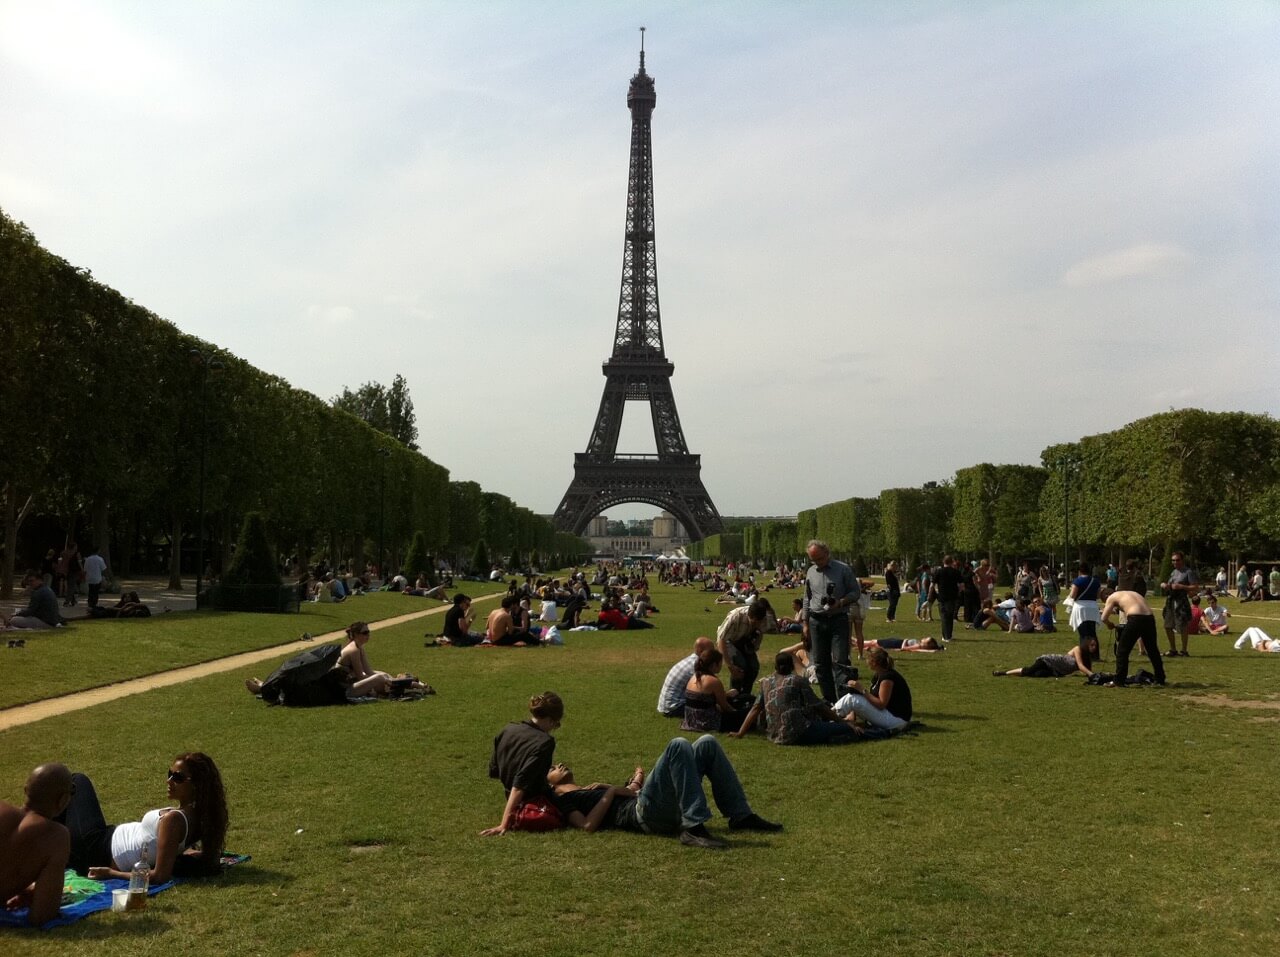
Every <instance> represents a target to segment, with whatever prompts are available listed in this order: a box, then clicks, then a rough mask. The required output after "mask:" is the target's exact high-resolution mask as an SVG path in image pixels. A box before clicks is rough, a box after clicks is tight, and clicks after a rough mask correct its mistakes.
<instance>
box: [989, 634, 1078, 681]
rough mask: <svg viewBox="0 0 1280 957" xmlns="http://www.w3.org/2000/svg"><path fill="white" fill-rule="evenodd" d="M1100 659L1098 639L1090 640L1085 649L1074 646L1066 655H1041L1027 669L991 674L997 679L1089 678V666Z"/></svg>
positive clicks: (997, 671)
mask: <svg viewBox="0 0 1280 957" xmlns="http://www.w3.org/2000/svg"><path fill="white" fill-rule="evenodd" d="M1100 657H1101V656H1100V655H1099V654H1098V639H1097V638H1090V639H1087V640H1086V641H1085V643H1084V648H1081V647H1080V645H1073V646H1072V647H1071V648H1068V649H1067V651H1066V653H1065V654H1061V655H1041V656H1040V657H1039V658H1037V659H1036V660H1035V661H1033V662H1032V663H1031V664H1029V665H1027V667H1025V668H1014V669H1012V670H1011V671H999V670H996V671H993V672H991V674H992V675H994V676H995V677H997V678H1003V677H1005V676H1006V675H1009V676H1012V677H1015V678H1017V677H1021V678H1069V677H1071V676H1072V675H1075V674H1081V675H1085V676H1088V675H1091V674H1093V672H1092V671H1091V670H1090V669H1089V666H1090V665H1091V664H1093V663H1094V662H1095V661H1097V660H1098V659H1099V658H1100Z"/></svg>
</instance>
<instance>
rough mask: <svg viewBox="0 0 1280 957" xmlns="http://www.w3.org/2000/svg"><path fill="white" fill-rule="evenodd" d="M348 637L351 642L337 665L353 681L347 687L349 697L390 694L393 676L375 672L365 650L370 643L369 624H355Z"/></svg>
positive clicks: (344, 647)
mask: <svg viewBox="0 0 1280 957" xmlns="http://www.w3.org/2000/svg"><path fill="white" fill-rule="evenodd" d="M347 637H348V638H350V639H351V640H350V641H348V642H347V643H346V645H344V646H343V648H342V653H341V654H339V655H338V665H337V667H339V668H342V669H344V670H345V671H346V672H347V676H348V677H349V678H350V679H351V684H349V685H347V697H348V698H368V697H371V696H374V695H377V696H385V695H387V694H389V693H390V691H391V682H392V677H391V675H389V674H387V673H386V672H385V671H374V670H373V668H371V667H370V666H369V656H368V654H366V653H365V650H364V646H365V645H367V644H368V643H369V626H368V624H366V623H365V622H363V621H357V622H353V623H352V624H351V626H350V627H349V628H348V629H347Z"/></svg>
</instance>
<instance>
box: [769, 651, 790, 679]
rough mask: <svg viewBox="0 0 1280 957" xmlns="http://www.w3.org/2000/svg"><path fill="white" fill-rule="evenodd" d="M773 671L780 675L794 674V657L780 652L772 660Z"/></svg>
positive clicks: (788, 653)
mask: <svg viewBox="0 0 1280 957" xmlns="http://www.w3.org/2000/svg"><path fill="white" fill-rule="evenodd" d="M773 670H774V671H776V672H777V673H778V674H780V675H789V674H794V673H795V670H796V656H795V655H793V654H792V653H791V652H789V651H780V652H778V654H777V656H776V657H774V659H773Z"/></svg>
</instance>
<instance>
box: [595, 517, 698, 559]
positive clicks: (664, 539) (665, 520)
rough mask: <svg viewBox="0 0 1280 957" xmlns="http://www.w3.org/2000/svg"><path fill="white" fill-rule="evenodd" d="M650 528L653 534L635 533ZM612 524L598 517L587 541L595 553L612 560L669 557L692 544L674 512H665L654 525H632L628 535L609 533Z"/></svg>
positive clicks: (657, 518) (604, 518)
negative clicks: (631, 556)
mask: <svg viewBox="0 0 1280 957" xmlns="http://www.w3.org/2000/svg"><path fill="white" fill-rule="evenodd" d="M646 525H648V526H650V530H649V534H647V535H645V534H635V532H637V531H639V530H642V529H644V528H645V526H646ZM608 527H609V521H608V519H607V518H606V517H605V516H604V515H597V516H596V517H595V518H593V519H592V520H591V522H590V523H589V524H588V526H587V536H586V537H587V541H589V542H590V543H591V546H592V548H593V549H594V550H595V553H596V554H597V555H600V556H604V555H607V556H609V557H611V558H626V557H627V556H628V555H661V554H669V553H670V552H671V551H672V550H673V549H675V548H679V547H681V546H683V545H687V544H689V536H688V534H687V533H686V532H685V530H684V528H683V527H682V526H681V525H680V523H679V522H677V521H676V519H675V516H674V515H672V514H671V513H670V512H662V513H661V514H660V515H658V516H656V517H655V518H654V519H653V521H652V523H649V522H643V521H642V522H634V523H629V529H628V534H626V535H610V534H608Z"/></svg>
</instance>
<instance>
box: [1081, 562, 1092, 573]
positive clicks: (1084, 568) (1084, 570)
mask: <svg viewBox="0 0 1280 957" xmlns="http://www.w3.org/2000/svg"><path fill="white" fill-rule="evenodd" d="M1080 574H1081V575H1092V574H1093V569H1092V568H1090V567H1089V563H1088V562H1081V563H1080Z"/></svg>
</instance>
